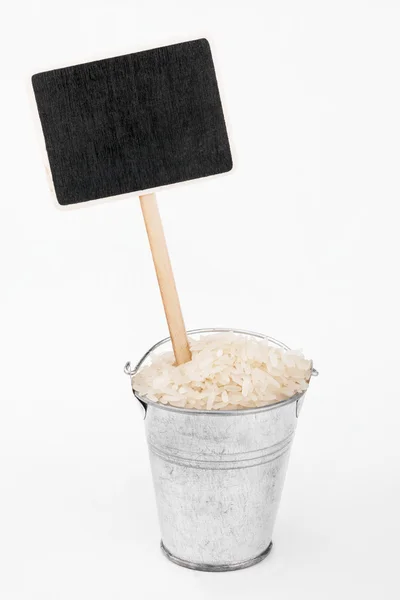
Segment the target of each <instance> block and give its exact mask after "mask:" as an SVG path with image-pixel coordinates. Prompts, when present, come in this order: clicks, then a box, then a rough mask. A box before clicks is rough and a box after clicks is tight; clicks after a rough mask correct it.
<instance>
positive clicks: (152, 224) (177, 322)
mask: <svg viewBox="0 0 400 600" xmlns="http://www.w3.org/2000/svg"><path fill="white" fill-rule="evenodd" d="M139 198H140V206H141V208H142V214H143V218H144V222H145V225H146V231H147V237H148V238H149V242H150V249H151V254H152V256H153V263H154V267H155V269H156V275H157V280H158V285H159V288H160V292H161V298H162V301H163V304H164V311H165V316H166V317H167V323H168V329H169V334H170V336H171V340H172V347H173V349H174V354H175V360H176V364H177V365H181V364H182V363H185V362H188V361H189V360H191V358H192V355H191V352H190V348H189V342H188V338H187V335H186V329H185V324H184V322H183V316H182V310H181V305H180V303H179V297H178V292H177V290H176V285H175V279H174V274H173V272H172V267H171V261H170V258H169V254H168V248H167V243H166V241H165V235H164V229H163V226H162V222H161V217H160V213H159V211H158V206H157V200H156V195H155V194H145V195H144V196H139Z"/></svg>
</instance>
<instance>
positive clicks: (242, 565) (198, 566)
mask: <svg viewBox="0 0 400 600" xmlns="http://www.w3.org/2000/svg"><path fill="white" fill-rule="evenodd" d="M271 548H272V542H271V543H270V545H269V546H268V548H266V549H265V550H264V551H263V552H261V554H259V555H258V556H256V557H255V558H251V559H250V560H245V561H243V562H239V563H232V564H226V565H208V564H203V563H193V562H190V561H189V560H182V559H181V558H178V557H177V556H174V555H173V554H171V552H169V550H167V548H166V547H165V546H164V544H163V542H162V540H161V550H162V552H163V554H164V556H166V557H167V558H168V560H170V561H171V562H173V563H175V564H176V565H179V566H180V567H185V568H186V569H194V570H195V571H212V572H217V571H237V570H238V569H247V567H252V566H253V565H256V564H257V563H259V562H261V561H262V560H264V558H266V557H267V556H268V554H269V553H270V551H271Z"/></svg>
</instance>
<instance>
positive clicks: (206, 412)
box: [124, 327, 318, 416]
mask: <svg viewBox="0 0 400 600" xmlns="http://www.w3.org/2000/svg"><path fill="white" fill-rule="evenodd" d="M203 333H238V334H242V335H249V336H252V337H256V338H259V339H262V340H268V341H269V342H272V343H273V344H275V345H276V346H279V347H281V348H284V349H285V350H290V349H291V348H290V347H289V346H287V345H286V344H284V343H283V342H280V341H279V340H277V339H275V338H273V337H271V336H269V335H265V334H263V333H257V332H255V331H249V330H247V329H236V328H232V327H208V328H204V329H190V330H188V331H187V334H188V335H201V334H203ZM170 341H171V338H170V337H166V338H164V339H162V340H160V341H159V342H157V343H156V344H154V345H153V346H152V347H151V348H150V349H149V350H147V352H146V353H145V354H144V355H143V356H142V358H141V359H140V360H139V362H138V363H137V365H136V366H135V367H134V368H133V369H132V370H131V368H130V363H129V362H128V363H126V365H125V369H124V370H125V373H126V374H128V375H130V380H131V384H132V377H133V376H134V375H136V373H137V372H138V371H139V369H140V368H141V366H142V365H143V363H144V362H145V361H146V360H147V358H148V357H149V356H150V355H151V354H152V352H154V351H155V350H156V349H157V348H159V347H160V346H162V345H163V344H166V343H168V342H170ZM317 375H318V371H317V370H316V369H314V366H313V361H311V375H310V379H311V377H313V376H314V377H315V376H317ZM306 391H307V390H304V391H302V392H298V393H297V394H294V395H293V396H291V397H290V398H287V399H286V400H280V401H279V402H274V403H273V404H268V405H266V406H257V407H253V408H238V409H236V410H224V409H218V410H207V409H200V408H182V407H178V406H171V405H170V404H161V403H160V402H154V400H150V399H149V398H147V397H146V396H142V395H140V394H139V392H138V391H136V390H135V389H134V388H133V386H132V392H133V395H134V396H135V398H136V399H137V400H138V401H139V402H140V403H142V404H145V405H148V406H154V407H155V408H160V409H161V410H169V411H172V412H178V413H184V414H198V415H213V416H239V415H241V414H242V415H243V414H246V415H248V414H255V413H260V412H265V411H268V410H275V409H277V408H281V407H283V406H287V405H288V404H292V403H293V402H298V401H299V400H301V398H302V397H303V396H304V395H305V393H306Z"/></svg>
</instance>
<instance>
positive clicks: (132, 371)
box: [124, 361, 147, 419]
mask: <svg viewBox="0 0 400 600" xmlns="http://www.w3.org/2000/svg"><path fill="white" fill-rule="evenodd" d="M137 371H138V367H135V368H134V369H131V363H130V362H129V361H128V362H127V363H126V365H125V367H124V373H125V374H126V375H129V377H131V378H132V377H133V376H134V375H136V373H137ZM134 395H135V398H136V400H137V401H138V402H139V404H140V406H141V410H142V415H143V419H145V418H146V415H147V404H146V403H145V402H143V400H140V399H139V398H138V397H137V396H136V394H134Z"/></svg>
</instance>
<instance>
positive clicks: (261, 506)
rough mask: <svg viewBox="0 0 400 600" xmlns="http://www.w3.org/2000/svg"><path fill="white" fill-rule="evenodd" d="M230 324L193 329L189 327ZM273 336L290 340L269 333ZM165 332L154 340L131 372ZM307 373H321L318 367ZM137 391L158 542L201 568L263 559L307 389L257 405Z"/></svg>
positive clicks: (164, 344)
mask: <svg viewBox="0 0 400 600" xmlns="http://www.w3.org/2000/svg"><path fill="white" fill-rule="evenodd" d="M228 331H234V332H235V333H241V334H246V335H248V336H251V337H256V338H262V339H264V338H267V337H268V336H264V335H261V334H258V333H253V332H249V331H244V330H238V329H236V330H232V329H197V330H193V331H189V332H188V333H189V334H190V335H197V334H203V333H221V332H228ZM268 339H269V341H270V343H271V344H275V345H277V346H281V347H283V348H285V349H288V347H287V346H285V345H284V344H282V343H281V342H278V341H277V340H274V339H273V338H268ZM169 343H170V338H166V339H165V340H162V341H161V342H158V344H155V346H153V347H152V348H151V349H150V350H149V351H148V352H147V353H146V354H145V355H144V356H143V358H142V359H141V360H140V361H139V363H138V364H137V365H136V367H135V368H134V369H133V370H131V366H130V363H127V364H126V365H125V372H126V373H127V374H128V375H130V376H131V377H132V376H133V375H134V374H135V373H136V372H137V371H138V370H139V369H140V367H141V366H142V365H144V364H146V363H147V362H148V360H149V358H150V356H151V355H153V353H155V352H157V351H158V350H159V349H161V350H162V351H165V350H169V348H168V344H169ZM312 375H318V373H317V371H316V370H315V369H313V370H312ZM133 393H134V395H135V396H136V398H137V400H138V401H139V402H140V404H141V406H142V408H143V411H144V416H145V426H146V436H147V442H148V447H149V453H150V463H151V469H152V473H153V481H154V488H155V493H156V501H157V507H158V515H159V521H160V528H161V536H162V541H161V548H162V550H163V552H164V554H165V555H166V556H167V558H169V560H171V561H173V562H175V563H177V564H178V565H181V566H183V567H188V568H190V569H198V570H200V571H232V570H235V569H243V568H245V567H249V566H251V565H254V564H256V563H258V562H260V561H261V560H263V559H264V558H265V557H266V556H267V554H268V553H269V551H270V550H271V547H272V532H273V528H274V523H275V518H276V514H277V511H278V507H279V501H280V497H281V493H282V488H283V483H284V479H285V474H286V468H287V463H288V459H289V453H290V449H291V445H292V441H293V436H294V433H295V430H296V425H297V419H298V416H299V413H300V409H301V406H302V403H303V400H304V395H305V392H303V393H300V394H296V395H295V396H293V397H292V398H289V399H288V400H285V401H282V402H278V403H276V404H272V405H269V406H265V407H262V408H254V409H239V410H232V411H230V410H218V411H206V410H197V409H184V408H174V407H172V406H169V405H163V404H158V403H156V402H153V401H151V400H148V399H146V398H145V397H142V396H140V395H139V394H138V393H137V392H136V391H135V390H133Z"/></svg>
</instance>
